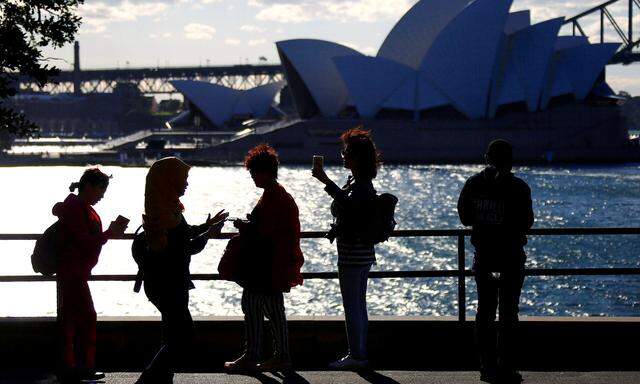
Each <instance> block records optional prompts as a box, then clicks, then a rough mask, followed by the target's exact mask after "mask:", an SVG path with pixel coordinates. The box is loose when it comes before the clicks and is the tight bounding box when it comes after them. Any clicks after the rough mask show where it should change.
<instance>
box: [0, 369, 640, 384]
mask: <svg viewBox="0 0 640 384" xmlns="http://www.w3.org/2000/svg"><path fill="white" fill-rule="evenodd" d="M523 376H524V383H531V384H638V383H640V372H524V373H523ZM137 377H138V374H136V373H109V374H107V378H106V380H105V381H103V382H102V383H104V384H133V383H134V382H135V380H136V378H137ZM9 383H11V384H17V383H20V384H22V383H24V384H36V383H38V384H49V383H50V384H53V383H55V381H54V380H51V379H46V378H40V379H39V380H34V379H33V378H31V379H28V377H27V376H23V377H22V378H19V377H15V378H13V379H11V378H8V377H0V384H9ZM174 383H175V384H187V383H189V384H205V383H206V384H209V383H211V384H214V383H215V384H368V383H370V384H480V383H481V381H480V380H479V378H478V373H477V372H414V371H378V372H372V373H368V374H364V373H363V374H361V375H359V374H356V373H351V372H322V371H308V372H298V373H296V374H293V375H290V376H288V377H282V375H278V374H271V373H267V374H260V375H257V376H254V377H251V376H242V375H233V376H230V375H226V374H222V373H211V374H179V375H177V376H176V378H175V380H174Z"/></svg>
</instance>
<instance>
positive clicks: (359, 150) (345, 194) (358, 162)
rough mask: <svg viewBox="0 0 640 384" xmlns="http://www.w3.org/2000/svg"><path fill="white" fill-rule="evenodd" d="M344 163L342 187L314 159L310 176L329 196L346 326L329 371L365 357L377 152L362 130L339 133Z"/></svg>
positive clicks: (362, 363) (354, 365)
mask: <svg viewBox="0 0 640 384" xmlns="http://www.w3.org/2000/svg"><path fill="white" fill-rule="evenodd" d="M341 140H342V159H343V162H344V167H345V168H346V169H348V170H349V171H351V175H350V176H349V177H348V179H347V183H346V184H345V185H344V187H342V188H340V187H338V186H337V185H336V184H335V183H334V182H333V181H332V180H331V179H330V178H329V177H328V176H327V174H326V173H325V171H324V168H323V166H322V163H321V162H320V161H317V160H315V159H314V167H313V170H312V175H313V177H315V178H316V179H318V180H319V181H321V182H322V183H323V184H324V185H325V191H326V192H327V193H328V194H329V195H330V196H331V197H332V198H333V202H332V204H331V213H332V215H333V216H334V217H335V224H334V225H333V229H332V230H331V232H330V236H331V237H335V238H336V239H337V241H336V242H337V248H338V277H339V281H340V293H341V294H342V304H343V307H344V314H345V320H346V328H347V340H348V342H349V352H348V353H347V355H346V356H344V357H343V358H341V359H340V360H338V361H335V362H333V363H331V364H330V367H331V368H333V369H345V370H349V369H353V370H356V369H362V368H366V367H367V366H368V359H367V332H368V321H369V320H368V315H367V301H366V294H367V278H368V276H369V271H370V270H371V266H372V265H373V264H374V263H375V262H376V257H375V250H374V243H373V241H372V240H371V228H370V226H371V223H372V222H373V220H372V217H371V214H372V213H373V212H375V199H376V190H375V189H374V188H373V183H372V180H373V179H374V178H375V177H376V175H377V173H378V166H379V156H378V151H377V150H376V146H375V144H374V142H373V140H372V139H371V135H370V134H369V132H368V131H364V130H362V129H360V127H358V128H354V129H351V130H349V131H347V132H345V133H344V134H343V135H342V136H341Z"/></svg>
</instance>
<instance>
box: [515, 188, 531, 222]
mask: <svg viewBox="0 0 640 384" xmlns="http://www.w3.org/2000/svg"><path fill="white" fill-rule="evenodd" d="M519 207H520V209H519V215H518V216H517V217H518V219H519V220H518V223H517V224H518V227H519V229H522V230H524V231H527V230H529V229H530V228H531V227H533V221H534V218H533V202H532V201H531V188H529V186H528V185H526V184H524V185H523V186H522V192H521V193H520V201H519Z"/></svg>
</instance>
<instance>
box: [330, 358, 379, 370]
mask: <svg viewBox="0 0 640 384" xmlns="http://www.w3.org/2000/svg"><path fill="white" fill-rule="evenodd" d="M368 367H369V361H368V360H360V359H356V358H354V357H352V356H351V355H347V356H345V357H343V358H342V359H340V360H338V361H334V362H333V363H331V364H329V368H331V369H335V370H338V371H360V370H363V369H367V368H368Z"/></svg>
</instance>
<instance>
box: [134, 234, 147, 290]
mask: <svg viewBox="0 0 640 384" xmlns="http://www.w3.org/2000/svg"><path fill="white" fill-rule="evenodd" d="M140 229H142V225H141V226H139V227H138V229H136V232H135V234H134V235H133V242H132V244H131V256H133V261H135V262H136V264H137V265H138V273H137V274H136V280H135V283H134V284H133V291H134V292H135V293H138V292H140V288H141V287H142V280H143V278H144V260H145V258H146V255H147V253H148V252H149V250H148V246H147V238H146V235H145V233H144V231H140Z"/></svg>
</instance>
